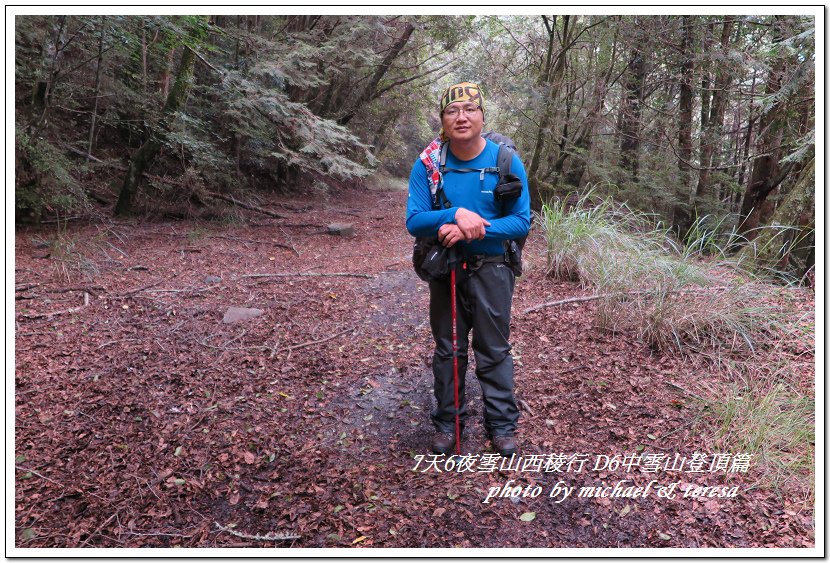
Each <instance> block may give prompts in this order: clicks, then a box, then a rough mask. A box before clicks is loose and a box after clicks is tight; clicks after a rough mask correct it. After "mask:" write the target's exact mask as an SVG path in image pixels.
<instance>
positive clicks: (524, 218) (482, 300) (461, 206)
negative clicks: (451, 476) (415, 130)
mask: <svg viewBox="0 0 830 563" xmlns="http://www.w3.org/2000/svg"><path fill="white" fill-rule="evenodd" d="M440 115H441V126H442V128H441V133H440V135H439V136H440V139H441V141H442V142H441V143H437V142H434V143H433V145H430V147H433V149H434V148H435V147H436V146H438V147H444V145H448V150H447V151H446V153H445V154H446V157H445V158H446V167H443V166H441V167H439V168H436V169H428V167H427V163H429V162H430V161H429V159H428V158H424V154H426V153H427V151H429V150H430V148H429V147H428V148H427V151H425V152H424V153H422V155H421V159H419V160H418V161H417V162H415V165H414V166H413V167H412V173H411V174H410V177H409V200H408V203H407V213H406V227H407V230H408V231H409V233H410V234H411V235H413V236H416V237H430V236H436V235H437V237H438V241H439V242H440V243H441V244H442V245H443V246H444V247H446V248H450V249H454V251H455V252H456V253H457V256H458V264H457V266H456V268H457V269H456V273H457V276H456V279H457V281H456V293H457V298H456V304H457V339H458V404H459V409H458V415H459V418H460V420H461V425H462V428H463V424H464V421H465V419H466V417H467V412H466V404H465V398H464V395H465V393H464V374H465V373H466V369H467V346H468V342H469V333H470V330H472V331H473V351H474V353H475V359H476V376H477V377H478V380H479V383H480V384H481V391H482V395H483V399H484V424H485V427H486V429H487V432H488V434H489V436H490V439H491V441H492V444H493V449H494V450H495V451H497V452H498V453H500V454H501V455H504V456H509V455H511V454H513V453H515V452H516V451H517V449H518V448H517V444H516V438H515V431H516V424H517V422H518V420H519V410H518V408H517V406H516V399H515V397H514V394H513V357H512V356H511V355H510V349H511V347H510V344H509V343H508V338H509V334H510V308H511V305H512V300H513V287H514V284H515V274H514V273H513V271H512V270H511V267H510V264H509V258H508V256H509V253H508V252H506V245H505V241H508V242H509V241H510V240H513V239H518V238H521V237H525V236H526V235H527V233H528V230H529V229H530V194H529V191H528V187H527V175H526V173H525V169H524V166H523V165H522V163H521V161H520V159H519V157H518V156H517V155H515V154H514V153H511V154H512V162H511V163H510V172H511V173H512V174H515V175H516V176H517V177H518V179H519V180H520V181H521V184H520V185H519V184H518V182H516V187H517V188H518V189H517V190H516V192H517V193H516V194H515V195H514V196H513V197H512V198H511V199H501V200H498V199H497V197H496V196H495V195H494V190H495V188H496V185H497V183H498V182H499V174H498V169H497V168H495V167H496V166H497V157H498V155H499V145H497V144H496V143H494V142H492V141H490V140H487V139H485V138H483V137H482V136H481V135H482V129H483V127H484V100H483V98H482V95H481V91H480V89H479V87H478V86H477V85H476V84H473V83H470V82H462V83H460V84H455V85H453V86H450V87H449V88H447V89H446V90H445V91H444V93H443V95H442V96H441V101H440ZM442 164H443V163H442ZM436 172H437V173H438V174H436ZM436 183H437V184H438V185H440V186H442V190H443V199H442V201H441V204H440V205H435V201H436V200H435V198H434V196H433V192H431V189H430V188H431V184H432V186H433V189H434V187H435V185H436ZM519 190H520V192H521V193H520V194H519V193H518V191H519ZM439 192H440V190H439ZM439 195H440V194H439ZM429 290H430V306H429V318H430V326H431V328H432V336H433V339H434V340H435V353H434V355H433V360H432V372H433V376H434V391H435V399H436V403H437V404H436V407H435V409H434V410H433V412H432V422H433V424H434V426H435V429H436V433H435V434H434V436H433V439H432V444H431V446H432V450H433V451H434V452H436V453H450V452H451V451H452V450H453V448H454V447H455V445H456V444H455V442H456V436H455V417H456V409H455V404H456V403H455V389H454V380H453V350H452V337H453V333H452V319H451V313H450V311H451V303H450V299H451V298H450V295H451V291H450V282H449V280H446V279H439V280H432V281H430V284H429Z"/></svg>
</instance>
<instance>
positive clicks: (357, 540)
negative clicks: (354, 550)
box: [352, 536, 366, 545]
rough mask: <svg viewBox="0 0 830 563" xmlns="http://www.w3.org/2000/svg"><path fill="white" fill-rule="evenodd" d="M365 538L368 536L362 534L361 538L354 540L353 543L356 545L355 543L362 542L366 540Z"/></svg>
mask: <svg viewBox="0 0 830 563" xmlns="http://www.w3.org/2000/svg"><path fill="white" fill-rule="evenodd" d="M365 539H366V536H360V537H359V538H357V539H355V540H354V541H353V542H352V545H354V544H356V543H360V542H362V541H364V540H365Z"/></svg>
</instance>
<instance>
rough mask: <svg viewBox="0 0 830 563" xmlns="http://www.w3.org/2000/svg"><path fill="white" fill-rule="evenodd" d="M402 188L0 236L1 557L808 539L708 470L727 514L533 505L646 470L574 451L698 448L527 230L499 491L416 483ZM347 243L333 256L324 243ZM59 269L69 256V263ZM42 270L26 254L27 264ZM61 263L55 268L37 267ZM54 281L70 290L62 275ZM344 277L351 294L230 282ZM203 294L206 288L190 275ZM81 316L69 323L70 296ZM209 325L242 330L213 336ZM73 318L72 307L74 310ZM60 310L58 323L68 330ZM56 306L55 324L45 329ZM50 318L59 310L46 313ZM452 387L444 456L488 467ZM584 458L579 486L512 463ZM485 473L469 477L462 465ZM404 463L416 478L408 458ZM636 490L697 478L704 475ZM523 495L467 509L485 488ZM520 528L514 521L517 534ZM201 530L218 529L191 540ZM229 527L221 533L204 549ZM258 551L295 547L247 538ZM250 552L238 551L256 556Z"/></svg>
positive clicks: (285, 283) (706, 447) (414, 314)
mask: <svg viewBox="0 0 830 563" xmlns="http://www.w3.org/2000/svg"><path fill="white" fill-rule="evenodd" d="M405 199H406V194H405V192H403V191H400V190H396V191H372V192H368V191H356V190H347V191H344V192H343V193H340V194H337V195H336V196H330V197H325V198H320V199H319V200H317V201H314V202H308V201H302V200H283V201H275V202H273V204H272V209H273V210H274V211H278V212H279V213H283V214H286V215H288V216H289V219H286V220H277V221H274V220H268V221H262V222H261V223H259V224H256V223H258V222H260V221H261V219H259V218H254V219H251V222H250V223H248V224H231V225H224V226H223V225H217V224H186V223H143V222H140V221H136V222H128V223H121V224H114V225H111V226H109V227H107V228H104V227H102V226H94V225H93V226H81V227H75V228H71V229H69V231H68V232H67V233H65V234H64V235H63V236H62V237H63V238H62V239H61V241H60V244H62V245H63V249H64V250H66V249H67V248H68V246H69V243H70V242H74V246H73V247H72V249H71V250H72V252H64V253H63V254H60V256H61V260H60V261H59V260H57V259H56V258H55V257H56V256H58V253H57V250H58V248H57V246H58V243H56V242H53V243H52V246H51V247H50V248H43V245H42V244H40V243H41V241H43V240H53V239H54V238H55V237H54V233H50V232H48V231H44V230H22V231H20V232H19V233H18V235H17V237H16V245H15V257H16V280H15V283H16V285H17V286H18V287H22V286H23V285H26V284H39V285H37V286H34V287H32V288H31V289H28V290H25V291H22V292H21V293H20V295H21V296H22V297H23V299H20V300H18V301H17V303H16V305H17V307H16V315H17V331H16V341H15V342H16V355H15V361H16V368H17V369H16V374H15V387H16V393H15V404H16V442H15V454H16V456H17V457H16V467H17V470H16V476H17V486H16V490H15V497H16V513H15V517H16V521H15V525H16V544H17V545H18V546H20V547H34V546H61V547H63V546H109V547H118V546H145V547H152V546H171V545H180V546H185V547H209V546H251V547H264V546H280V547H288V546H293V547H316V546H320V547H323V546H328V547H344V548H345V547H356V548H360V547H369V546H376V547H453V546H462V547H615V546H621V547H638V546H649V547H662V546H672V547H681V546H682V547H698V546H700V547H702V546H709V547H714V546H730V547H739V546H746V547H750V546H766V545H775V546H792V547H795V546H801V545H802V542H803V541H811V540H808V539H802V538H809V537H810V534H811V526H812V519H811V516H810V515H809V514H806V513H804V512H799V511H798V510H796V509H794V507H793V506H791V505H786V504H784V503H782V502H781V501H780V500H778V499H776V498H775V497H774V495H772V494H771V493H769V492H767V491H763V490H760V489H750V488H747V487H746V485H748V484H749V483H751V475H749V476H743V475H732V476H729V482H730V483H734V484H737V485H740V486H741V487H743V488H742V491H744V492H743V493H742V495H741V496H739V497H738V498H736V499H704V500H691V499H674V500H668V499H657V498H655V496H654V495H652V496H649V497H647V498H642V499H625V498H616V499H609V498H596V499H594V498H575V496H576V495H575V494H574V495H573V496H571V497H570V498H568V499H567V500H565V501H563V502H559V503H557V502H555V501H556V500H557V499H556V498H551V497H549V496H548V493H549V491H550V490H551V489H552V488H553V487H554V486H555V485H556V484H557V483H560V484H564V485H567V486H573V487H576V490H578V489H579V487H580V486H583V485H598V484H601V483H616V482H618V481H621V480H624V479H633V480H634V481H636V482H637V483H638V484H639V483H643V482H644V483H648V481H649V479H650V478H651V475H650V474H648V473H646V472H643V471H642V468H639V469H638V468H635V469H634V470H633V471H632V472H631V473H626V472H623V471H621V470H617V471H610V470H593V469H592V466H593V464H594V461H595V459H596V457H595V456H596V455H599V454H602V455H608V456H611V455H614V454H620V455H624V454H634V453H638V454H648V453H654V454H661V453H662V454H667V455H668V454H671V455H672V456H673V455H675V454H678V455H680V456H688V457H691V455H692V454H693V452H696V451H700V452H714V451H716V450H717V446H716V445H715V444H710V443H706V441H705V438H704V436H705V434H703V433H701V432H700V427H699V424H698V420H699V416H700V408H699V407H698V406H696V405H695V403H694V402H693V401H691V400H690V397H688V396H685V395H684V394H683V393H682V392H681V391H678V390H677V389H676V388H674V387H671V386H670V385H668V383H669V382H677V381H683V380H684V378H688V377H699V376H700V374H693V373H690V368H689V367H688V366H686V365H684V363H683V362H682V361H680V360H678V359H673V358H668V357H660V356H655V355H654V354H653V353H652V352H651V351H650V350H648V348H646V347H644V346H642V345H640V344H638V343H637V342H636V341H634V340H633V339H631V338H629V337H627V336H626V335H608V334H603V333H600V332H598V331H597V330H595V329H594V328H593V327H592V321H591V318H592V317H591V313H592V309H591V305H590V304H578V305H572V306H568V307H563V308H560V309H551V310H546V311H545V312H544V313H534V314H529V315H521V314H517V313H515V312H516V311H520V310H522V309H523V308H525V307H528V306H530V305H535V304H538V303H540V302H543V301H549V300H552V299H557V298H564V297H568V296H572V295H574V294H578V293H579V292H580V290H579V288H578V286H577V285H576V284H571V283H562V282H555V281H553V280H550V279H548V278H546V277H545V276H544V275H543V273H542V271H541V263H542V256H543V255H544V254H543V248H542V241H541V240H540V239H539V237H538V235H534V236H531V238H530V240H529V243H528V250H527V255H528V261H529V272H528V274H527V275H526V276H524V277H523V278H522V279H521V280H520V281H519V282H518V283H517V290H516V297H515V302H514V319H513V323H512V331H513V338H512V340H513V343H514V357H515V358H516V365H517V369H516V387H517V394H518V396H519V397H520V398H521V399H522V401H523V406H524V412H523V418H522V421H521V423H520V436H521V447H522V455H523V456H524V457H525V458H527V457H529V456H533V455H535V456H537V458H531V459H537V466H536V467H537V470H533V467H532V463H531V465H530V466H527V467H526V468H525V471H516V469H515V467H510V466H509V464H508V466H502V465H501V462H499V465H498V467H496V468H495V469H494V470H489V471H488V470H484V469H482V466H481V465H478V466H476V469H477V470H476V471H466V472H458V471H442V472H438V471H434V470H430V471H423V468H424V467H425V462H426V461H428V458H427V457H418V456H427V454H428V453H429V452H428V446H429V439H430V435H431V432H432V429H431V425H430V422H429V410H430V408H431V399H432V397H431V371H430V366H429V361H430V357H431V351H432V342H431V337H430V334H429V327H428V324H427V322H426V311H427V299H428V296H427V288H426V286H425V284H423V283H422V282H420V281H418V280H417V278H416V277H415V275H414V273H413V272H412V271H411V267H410V264H409V252H410V249H411V237H409V235H408V234H407V233H406V232H405V229H404V225H403V213H404V211H403V210H404V208H405ZM335 221H338V222H344V221H345V222H351V223H354V226H355V229H356V234H355V235H354V237H351V238H343V237H335V236H331V235H328V234H326V233H325V226H326V225H327V224H329V223H331V222H335ZM73 252H74V254H73ZM46 253H51V254H52V256H50V257H49V258H44V255H45V254H46ZM58 266H62V267H63V268H62V269H61V268H58ZM66 272H69V274H70V280H67V279H66V277H65V273H66ZM257 273H283V274H285V273H295V274H296V273H352V274H358V275H370V276H372V277H371V278H364V277H324V276H321V277H279V278H251V277H245V276H246V275H250V274H257ZM207 276H215V278H220V279H219V280H218V281H217V280H216V279H215V278H207ZM85 291H86V292H87V293H88V294H89V295H90V296H91V297H90V298H89V299H88V300H89V304H88V305H83V303H84V296H83V293H84V292H85ZM228 306H244V307H256V308H260V309H262V310H263V311H264V313H263V315H262V316H260V317H257V318H255V319H252V320H251V321H247V322H245V323H240V324H230V325H225V324H222V322H221V319H222V315H223V313H224V311H225V309H226V308H227V307H228ZM76 308H77V309H76ZM70 310H71V311H70ZM67 311H69V312H67ZM56 313H59V314H56ZM473 367H474V366H473V362H472V361H471V365H470V373H469V374H468V375H467V389H468V400H469V401H470V407H471V414H472V418H471V424H470V425H469V427H468V433H467V435H466V436H465V441H464V449H465V453H468V454H470V455H471V456H478V457H476V458H475V461H476V462H477V463H480V462H482V461H483V460H484V459H485V458H486V457H487V456H488V454H490V453H491V452H490V451H489V449H488V446H487V443H486V439H485V436H484V432H483V429H482V428H481V424H480V416H481V410H480V409H481V405H480V391H479V390H478V384H477V382H476V380H475V376H474V375H473V374H472V371H473ZM559 454H562V455H567V456H573V455H577V456H579V455H584V456H586V457H589V458H590V460H591V463H590V466H589V468H585V469H583V470H582V471H580V472H576V471H573V470H568V469H567V466H565V468H563V467H559V469H558V470H554V469H552V468H551V467H552V466H550V465H549V466H548V470H542V469H540V468H542V467H543V466H541V465H538V463H540V462H538V460H540V459H544V460H546V462H548V461H549V460H550V459H551V458H552V456H556V455H559ZM482 456H485V457H482ZM419 460H420V465H418V466H417V467H418V468H417V469H415V468H416V464H418V463H419ZM655 478H657V479H660V480H662V481H668V480H682V481H684V482H701V483H703V482H705V483H707V484H712V485H714V484H720V483H723V482H724V480H725V476H724V475H723V474H717V473H712V474H707V475H688V474H684V475H683V476H682V478H681V477H676V476H675V475H668V474H666V473H665V472H664V473H662V474H660V475H658V476H657V477H655ZM508 481H511V482H512V485H513V486H516V485H519V486H523V487H530V489H532V488H533V487H534V486H536V485H538V486H539V487H540V488H541V489H543V490H544V494H541V495H540V496H538V497H536V498H531V497H523V498H512V499H511V498H498V499H495V500H493V501H492V502H490V503H486V504H485V503H483V502H482V501H483V500H484V499H485V497H486V496H487V494H488V492H489V491H490V490H491V487H499V486H502V485H504V484H505V483H506V482H508ZM531 515H532V518H531ZM217 523H218V524H219V525H221V526H223V527H225V528H226V530H220V529H219V528H217V525H216V524H217ZM231 525H233V528H230V529H233V530H234V531H235V532H236V535H234V534H233V533H231V532H228V531H227V529H228V526H231ZM269 533H285V534H290V535H296V536H299V537H298V538H296V539H291V540H285V541H268V540H267V536H266V535H267V534H269ZM256 536H258V537H256Z"/></svg>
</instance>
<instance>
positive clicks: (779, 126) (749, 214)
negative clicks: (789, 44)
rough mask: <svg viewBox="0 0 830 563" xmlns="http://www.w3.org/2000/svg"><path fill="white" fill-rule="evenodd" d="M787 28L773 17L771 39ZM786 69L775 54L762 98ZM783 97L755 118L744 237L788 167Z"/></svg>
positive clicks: (772, 91) (779, 37)
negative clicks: (782, 161)
mask: <svg viewBox="0 0 830 563" xmlns="http://www.w3.org/2000/svg"><path fill="white" fill-rule="evenodd" d="M786 28H787V17H786V16H775V20H774V22H773V29H774V35H773V42H778V41H781V40H782V39H783V38H784V37H785V31H786ZM785 72H786V61H785V59H784V57H779V58H778V59H777V60H776V61H775V63H774V64H773V66H772V67H771V68H770V71H769V75H768V77H767V85H766V88H765V91H764V94H765V97H767V98H769V97H770V96H772V95H774V94H776V93H777V92H778V91H779V90H780V89H781V81H782V79H783V76H784V74H785ZM784 106H785V100H784V99H777V100H775V101H774V102H773V104H772V106H771V107H770V108H769V110H768V111H767V112H766V113H764V114H762V115H761V117H760V118H759V119H758V136H757V152H758V153H760V154H761V156H759V157H758V158H756V159H755V162H754V163H753V165H752V173H751V175H750V177H749V184H748V186H747V188H746V192H745V193H744V198H743V202H742V204H741V217H742V218H743V221H742V222H741V224H740V226H739V232H740V233H741V234H742V235H744V236H745V237H746V238H747V239H748V240H752V239H753V238H754V237H755V235H756V231H755V229H756V228H757V227H758V226H759V225H760V224H761V214H762V207H763V205H764V204H765V202H766V200H767V196H769V194H770V193H771V192H772V190H774V189H775V188H776V187H778V185H779V184H780V183H781V182H782V181H783V180H784V179H785V178H786V175H787V173H789V170H790V168H791V166H787V167H785V170H784V174H782V173H781V172H782V171H781V167H780V162H779V161H780V159H781V141H782V138H783V120H784V117H785V116H784Z"/></svg>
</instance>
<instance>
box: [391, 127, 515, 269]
mask: <svg viewBox="0 0 830 563" xmlns="http://www.w3.org/2000/svg"><path fill="white" fill-rule="evenodd" d="M498 153H499V146H498V145H497V144H496V143H494V142H492V141H487V146H485V147H484V150H483V151H481V153H480V154H479V155H478V156H477V157H475V158H474V159H472V160H459V159H457V158H456V157H455V156H454V155H453V154H452V150H449V151H447V168H487V167H491V166H496V164H497V159H498ZM510 172H511V173H512V174H515V175H516V176H518V177H519V179H520V180H521V182H522V193H521V195H520V196H519V197H518V198H516V199H514V200H512V201H506V202H499V201H496V198H495V196H494V195H493V190H494V189H495V187H496V184H497V183H498V180H499V175H498V174H496V173H494V172H487V173H485V174H484V180H481V175H480V174H479V173H478V172H452V171H447V172H445V173H444V195H445V197H446V198H447V199H448V200H449V201H450V203H451V205H452V206H451V207H449V208H447V209H433V208H432V195H431V194H430V191H429V180H428V179H427V172H426V166H424V163H423V162H421V161H420V160H418V161H416V162H415V165H414V166H413V167H412V172H411V174H410V175H409V199H408V200H407V205H406V228H407V230H408V231H409V234H411V235H412V236H416V237H428V236H436V235H437V234H438V229H439V228H440V227H441V225H444V224H446V223H455V213H456V211H458V209H459V208H460V207H463V208H464V209H468V210H470V211H474V212H476V213H478V214H479V215H480V216H481V217H483V218H484V219H486V220H488V221H489V222H490V226H489V227H485V236H484V239H482V240H474V241H472V242H469V243H467V242H461V243H458V244H460V245H461V247H460V248H461V250H462V253H463V255H464V256H470V255H473V254H486V255H489V256H496V255H498V254H502V253H503V252H504V248H503V246H502V241H504V240H510V239H516V238H521V237H523V236H526V235H527V233H528V231H529V230H530V192H529V190H528V187H527V174H526V173H525V169H524V166H523V165H522V161H521V160H520V159H519V157H518V156H517V155H514V156H513V162H512V163H511V165H510Z"/></svg>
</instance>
